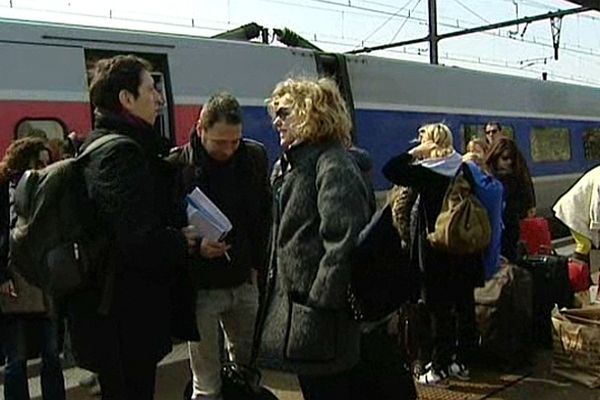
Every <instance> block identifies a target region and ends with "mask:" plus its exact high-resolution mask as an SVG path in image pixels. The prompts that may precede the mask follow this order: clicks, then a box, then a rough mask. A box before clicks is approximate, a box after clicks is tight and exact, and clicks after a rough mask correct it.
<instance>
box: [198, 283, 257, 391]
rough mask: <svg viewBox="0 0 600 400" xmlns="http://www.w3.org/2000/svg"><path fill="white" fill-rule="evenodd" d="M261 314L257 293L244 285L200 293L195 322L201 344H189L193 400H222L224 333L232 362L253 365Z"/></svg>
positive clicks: (255, 289) (252, 288)
mask: <svg viewBox="0 0 600 400" xmlns="http://www.w3.org/2000/svg"><path fill="white" fill-rule="evenodd" d="M257 311H258V289H257V287H256V286H255V285H252V284H249V283H243V284H242V285H240V286H238V287H235V288H231V289H209V290H199V291H198V297H197V300H196V321H197V324H198V330H199V332H200V335H201V336H202V340H201V341H200V342H189V351H190V366H191V369H192V374H193V386H194V390H193V395H192V398H194V399H203V400H204V399H206V400H209V399H210V400H212V399H219V398H220V392H221V347H220V341H219V329H220V327H221V328H222V329H223V332H224V334H225V339H226V340H225V342H226V343H227V350H228V352H229V358H230V359H231V360H232V361H235V362H239V363H240V364H247V363H248V362H249V361H250V354H251V350H252V341H253V338H254V324H255V322H256V313H257Z"/></svg>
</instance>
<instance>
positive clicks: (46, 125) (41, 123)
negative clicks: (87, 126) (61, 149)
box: [17, 119, 67, 141]
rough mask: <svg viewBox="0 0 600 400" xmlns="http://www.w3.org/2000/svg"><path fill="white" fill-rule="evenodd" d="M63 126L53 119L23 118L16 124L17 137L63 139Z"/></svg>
mask: <svg viewBox="0 0 600 400" xmlns="http://www.w3.org/2000/svg"><path fill="white" fill-rule="evenodd" d="M66 134H67V133H66V132H65V128H64V127H63V125H62V124H61V123H60V122H59V121H57V120H55V119H24V120H22V121H21V122H19V125H18V126H17V139H21V138H24V137H39V138H43V139H48V140H61V141H62V140H64V138H65V136H66Z"/></svg>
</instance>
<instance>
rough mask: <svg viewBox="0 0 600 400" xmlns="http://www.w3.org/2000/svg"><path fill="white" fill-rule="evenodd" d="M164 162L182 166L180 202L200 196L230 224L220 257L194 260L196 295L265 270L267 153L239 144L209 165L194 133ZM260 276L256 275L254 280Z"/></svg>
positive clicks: (268, 214)
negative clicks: (196, 191)
mask: <svg viewBox="0 0 600 400" xmlns="http://www.w3.org/2000/svg"><path fill="white" fill-rule="evenodd" d="M168 160H169V161H170V162H173V163H175V164H178V165H182V166H183V168H182V171H181V182H180V185H181V189H180V191H181V192H182V195H181V196H182V198H183V196H185V195H187V194H188V193H190V192H191V191H193V190H194V189H195V188H196V187H198V188H199V189H200V190H202V192H204V194H206V195H207V196H208V197H209V198H210V199H211V200H212V201H213V202H214V203H215V205H216V206H217V207H219V209H220V210H221V211H223V213H224V214H225V215H226V216H227V217H228V219H229V220H230V221H231V223H232V225H233V228H232V230H231V231H230V232H229V233H228V234H227V237H226V238H225V242H226V243H228V244H230V245H231V249H230V250H229V251H228V255H229V257H230V259H231V261H228V260H227V259H226V258H225V257H220V258H215V259H206V258H203V257H202V256H200V255H199V254H194V256H193V258H192V263H191V264H192V265H191V276H192V279H193V280H194V284H195V287H196V288H197V289H220V288H232V287H236V286H239V285H241V284H242V283H244V282H247V281H248V280H249V279H250V270H251V269H257V270H259V271H263V270H264V269H265V267H266V258H267V245H268V238H269V229H270V227H271V206H272V198H271V187H270V184H269V177H268V170H269V165H268V159H267V152H266V150H265V148H264V146H263V145H262V144H260V143H259V142H256V141H254V140H250V139H243V140H242V141H241V143H240V146H239V147H238V149H237V150H236V152H235V153H234V154H233V156H232V157H231V159H229V160H228V161H226V162H225V163H219V162H216V161H215V160H213V159H212V158H211V157H210V156H209V154H208V153H207V152H206V150H205V149H204V147H203V146H202V143H201V142H200V139H199V138H198V136H197V134H196V130H195V129H194V130H193V131H192V134H191V136H190V141H189V142H188V143H187V144H186V145H184V146H182V147H180V148H178V149H176V150H174V151H172V153H171V155H169V157H168ZM259 275H261V276H262V273H261V274H259Z"/></svg>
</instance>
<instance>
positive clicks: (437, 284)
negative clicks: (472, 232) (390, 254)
mask: <svg viewBox="0 0 600 400" xmlns="http://www.w3.org/2000/svg"><path fill="white" fill-rule="evenodd" d="M461 163H462V159H461V157H460V155H459V154H458V153H456V152H454V153H452V155H450V156H448V157H445V158H442V159H430V160H423V161H416V162H415V161H414V160H413V157H412V155H410V154H408V153H404V154H401V155H399V156H396V157H394V158H392V159H391V160H390V161H388V162H387V164H386V165H385V166H384V167H383V174H384V176H385V177H386V178H387V179H388V180H389V181H391V182H392V183H394V184H395V185H400V186H408V187H410V188H413V189H414V190H416V191H417V192H418V195H419V200H418V203H417V213H416V221H415V223H414V224H413V225H414V232H412V234H411V241H412V243H411V262H412V263H414V264H415V265H416V266H418V268H419V269H420V271H421V272H422V276H423V288H422V289H423V292H422V295H423V296H424V297H425V300H426V299H427V293H428V292H429V291H443V290H445V288H446V287H447V286H448V285H454V284H457V285H458V284H460V285H465V286H479V285H482V284H483V268H482V266H481V259H480V257H477V256H473V257H471V256H468V257H465V256H456V255H453V254H450V253H447V252H445V251H443V250H439V249H435V248H433V247H432V246H431V244H430V243H429V240H428V239H427V235H428V233H429V232H433V231H434V229H435V221H436V219H437V217H438V215H439V213H440V211H441V208H442V203H443V200H444V196H445V194H446V191H447V189H448V185H449V184H450V182H451V180H452V178H453V177H454V176H455V175H456V172H457V171H458V168H459V167H460V165H461Z"/></svg>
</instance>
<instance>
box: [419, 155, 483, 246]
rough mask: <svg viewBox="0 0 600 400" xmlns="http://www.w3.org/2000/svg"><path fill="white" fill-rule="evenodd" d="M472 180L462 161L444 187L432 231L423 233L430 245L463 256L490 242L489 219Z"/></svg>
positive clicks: (469, 171) (467, 168)
mask: <svg viewBox="0 0 600 400" xmlns="http://www.w3.org/2000/svg"><path fill="white" fill-rule="evenodd" d="M472 182H473V179H472V174H471V170H470V169H469V167H468V166H467V165H466V164H462V166H461V168H460V169H459V170H458V173H457V175H456V176H455V177H454V179H453V180H452V181H451V182H450V185H449V186H448V190H447V191H446V195H445V196H444V200H443V202H442V210H441V211H440V214H439V215H438V217H437V219H436V221H435V227H434V230H433V232H430V233H429V234H428V235H427V239H428V240H429V242H430V243H431V246H432V247H434V248H437V249H440V250H443V251H446V252H448V253H452V254H457V255H467V254H476V253H481V252H483V251H485V250H486V248H487V247H488V245H489V244H490V241H491V237H492V229H491V226H490V220H489V218H488V214H487V211H486V210H485V208H484V207H483V205H482V204H481V202H480V201H479V200H478V199H477V197H476V196H475V193H474V190H473V189H472Z"/></svg>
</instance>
